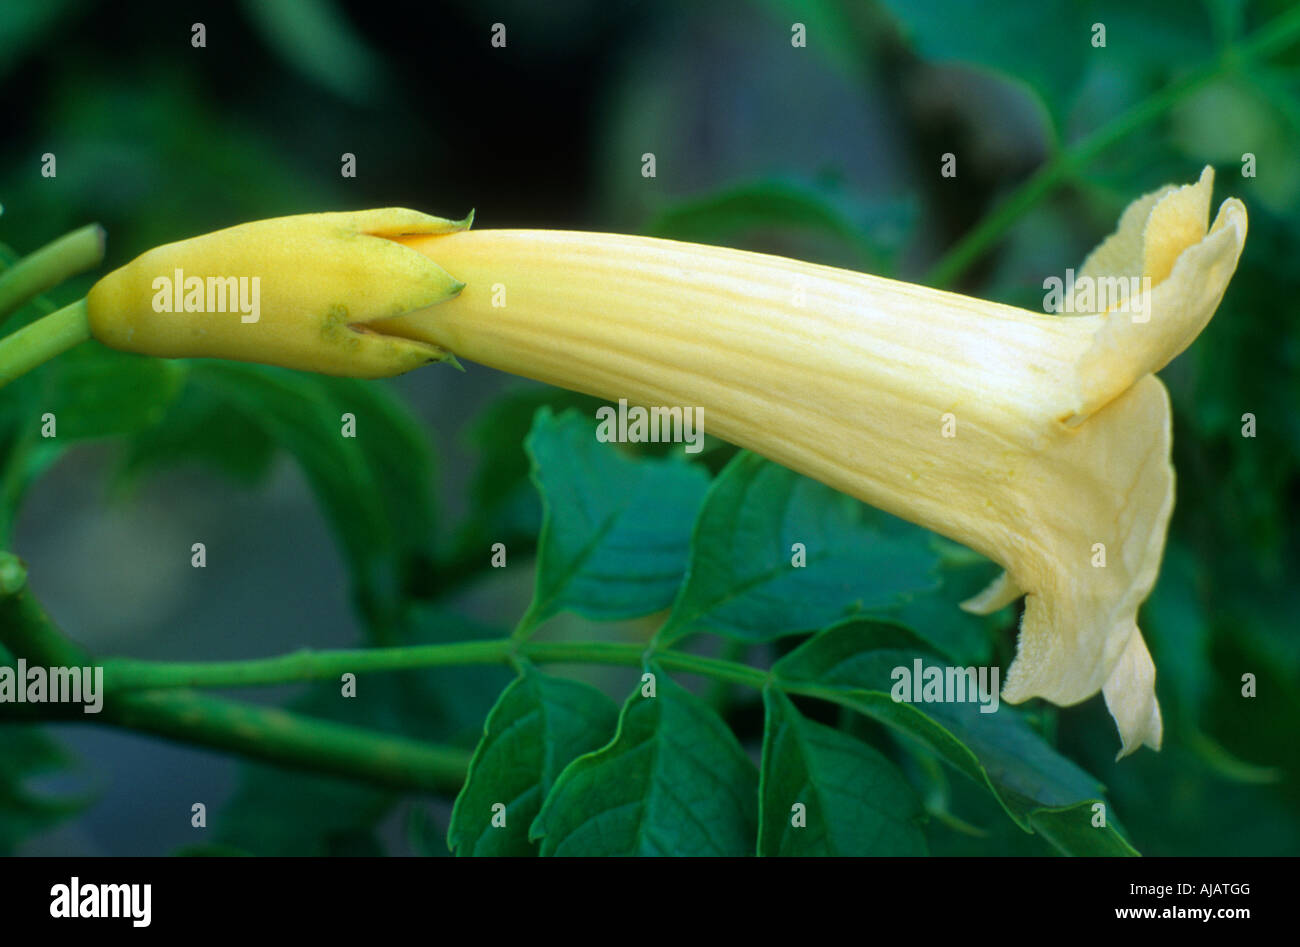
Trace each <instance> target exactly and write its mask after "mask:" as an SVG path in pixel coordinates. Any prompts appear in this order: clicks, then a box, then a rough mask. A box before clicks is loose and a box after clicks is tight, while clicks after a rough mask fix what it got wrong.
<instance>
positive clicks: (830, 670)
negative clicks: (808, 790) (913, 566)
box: [773, 621, 1131, 854]
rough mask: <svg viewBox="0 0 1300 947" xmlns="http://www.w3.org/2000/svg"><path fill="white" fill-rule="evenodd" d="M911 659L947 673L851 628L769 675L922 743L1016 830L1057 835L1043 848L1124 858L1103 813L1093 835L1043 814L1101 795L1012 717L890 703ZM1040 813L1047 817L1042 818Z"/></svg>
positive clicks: (891, 638)
mask: <svg viewBox="0 0 1300 947" xmlns="http://www.w3.org/2000/svg"><path fill="white" fill-rule="evenodd" d="M918 660H919V661H921V663H922V667H923V668H927V669H928V668H930V667H938V668H940V669H941V670H942V669H943V667H944V666H943V665H942V664H941V662H940V661H939V659H938V658H936V657H934V656H933V655H931V654H929V653H927V652H926V650H925V649H924V646H923V645H922V643H921V642H920V641H919V640H918V639H917V638H916V637H915V636H914V635H913V634H912V633H911V632H909V631H908V630H907V629H905V628H903V627H901V626H898V625H890V624H884V623H880V622H872V621H849V622H845V623H843V624H841V625H837V626H835V627H833V628H829V629H827V630H826V631H824V632H823V633H821V634H820V635H817V636H816V637H815V638H813V639H811V640H810V641H808V642H805V643H804V644H803V645H801V646H800V647H798V648H797V649H795V650H794V651H792V652H791V653H790V654H788V655H786V656H785V657H784V658H782V659H781V660H780V661H778V662H777V663H776V665H775V666H774V667H773V674H774V676H775V679H776V681H777V682H778V684H785V685H791V686H795V687H796V688H797V689H798V692H799V693H801V694H806V695H808V696H815V697H821V698H823V699H825V700H831V701H834V702H835V703H838V704H841V705H843V706H846V707H850V708H852V709H854V710H857V711H858V712H860V713H863V714H866V715H867V716H869V717H872V718H874V719H876V720H878V721H880V722H881V723H883V724H885V725H887V726H889V727H892V728H894V729H896V730H898V731H899V732H900V733H902V734H904V735H906V736H908V737H911V738H914V739H916V740H919V741H920V742H921V743H922V744H924V745H925V746H927V747H928V748H929V749H931V750H933V751H934V752H935V753H936V754H938V755H939V757H940V758H941V759H943V760H944V761H945V762H947V763H948V764H949V765H951V766H953V767H954V768H956V769H957V770H958V771H959V772H961V773H964V774H965V775H966V776H969V777H970V778H971V779H973V780H975V781H976V782H977V783H983V784H984V785H986V786H987V787H988V789H989V791H990V792H992V793H993V795H994V797H995V798H997V800H998V801H999V802H1000V803H1001V804H1002V807H1003V808H1004V809H1005V810H1006V812H1007V814H1008V815H1009V816H1011V818H1012V819H1013V820H1014V821H1015V822H1016V823H1017V824H1018V825H1019V826H1020V827H1021V828H1023V829H1025V830H1027V831H1032V830H1034V829H1035V827H1036V826H1037V825H1038V824H1039V823H1040V822H1041V824H1042V825H1045V826H1046V827H1047V828H1048V829H1049V830H1052V831H1054V835H1049V836H1048V837H1049V840H1050V841H1053V842H1054V843H1055V842H1057V840H1058V839H1059V840H1060V841H1061V842H1062V843H1064V844H1069V845H1072V846H1076V847H1074V848H1071V849H1068V850H1067V851H1068V852H1069V853H1070V854H1108V853H1111V852H1113V851H1114V850H1116V848H1124V849H1128V850H1129V851H1130V852H1131V848H1129V846H1128V843H1127V842H1125V841H1124V839H1123V837H1122V836H1119V834H1118V832H1117V831H1116V829H1115V827H1114V825H1113V823H1114V821H1115V820H1114V817H1113V815H1112V814H1108V815H1107V827H1106V828H1098V829H1093V830H1092V834H1091V835H1089V834H1086V833H1078V832H1074V831H1064V830H1062V829H1061V828H1060V825H1061V821H1060V820H1059V819H1056V817H1055V816H1054V815H1050V813H1053V812H1055V811H1056V810H1074V809H1077V808H1078V807H1079V806H1080V805H1081V804H1084V803H1087V804H1091V803H1093V802H1104V799H1103V796H1102V787H1101V785H1100V784H1099V783H1098V782H1097V781H1096V780H1095V779H1093V778H1092V777H1091V776H1089V775H1088V774H1087V773H1085V772H1084V771H1083V770H1081V769H1080V768H1079V767H1078V766H1076V765H1075V764H1074V763H1072V762H1070V761H1069V760H1068V759H1066V758H1065V757H1063V756H1061V755H1060V754H1059V753H1057V752H1056V751H1055V750H1054V749H1052V748H1051V747H1050V746H1048V744H1047V743H1046V742H1044V740H1043V739H1042V738H1041V737H1040V736H1039V735H1038V734H1037V733H1035V732H1034V731H1033V730H1032V729H1031V728H1030V727H1029V726H1028V724H1026V723H1025V722H1024V720H1023V719H1022V718H1021V716H1020V715H1019V714H1018V713H1016V711H1014V710H1012V709H1011V708H1009V707H1006V706H1002V705H999V706H998V708H997V710H996V712H993V713H983V712H982V707H983V706H988V705H986V704H985V705H981V704H977V703H975V702H969V701H967V702H960V703H958V702H933V703H908V702H903V701H895V700H894V699H893V697H892V696H891V691H892V690H893V687H894V680H895V679H894V677H893V672H894V669H896V668H906V669H908V671H909V672H911V671H912V669H913V668H914V666H915V665H914V662H915V661H918ZM1044 810H1047V811H1048V812H1049V815H1048V816H1043V812H1044ZM1040 816H1042V817H1043V819H1046V820H1047V821H1042V819H1039V817H1040ZM1062 818H1066V817H1062ZM1036 820H1038V821H1036ZM1112 836H1113V837H1112Z"/></svg>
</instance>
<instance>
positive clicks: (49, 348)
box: [0, 299, 90, 388]
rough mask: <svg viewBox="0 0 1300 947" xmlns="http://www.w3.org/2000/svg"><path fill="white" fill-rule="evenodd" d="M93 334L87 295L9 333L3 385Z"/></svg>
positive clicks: (1, 348)
mask: <svg viewBox="0 0 1300 947" xmlns="http://www.w3.org/2000/svg"><path fill="white" fill-rule="evenodd" d="M89 338H90V322H89V321H88V319H87V315H86V300H85V299H79V300H77V301H76V302H75V303H72V304H70V305H67V306H64V307H63V308H62V309H60V310H58V311H57V312H52V313H50V314H49V315H48V316H44V317H42V318H40V319H37V320H36V321H35V322H33V323H32V324H31V325H28V326H23V328H21V329H19V330H18V331H17V332H15V333H13V334H12V335H7V336H5V337H4V338H3V339H0V388H3V387H4V386H5V385H7V384H9V383H10V382H11V381H13V380H14V379H15V378H19V377H21V376H22V375H25V374H27V373H28V372H29V371H31V370H32V369H33V368H36V367H37V366H38V365H42V364H44V363H45V362H48V361H49V360H50V359H52V358H54V356H56V355H61V354H63V353H64V352H66V351H67V350H68V349H70V348H72V347H73V346H74V345H80V344H81V343H82V342H85V341H86V340H87V339H89Z"/></svg>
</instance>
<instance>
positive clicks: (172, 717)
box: [88, 691, 470, 793]
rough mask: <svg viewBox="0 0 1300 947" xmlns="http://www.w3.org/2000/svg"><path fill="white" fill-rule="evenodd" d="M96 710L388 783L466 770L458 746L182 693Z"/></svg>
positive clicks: (436, 785)
mask: <svg viewBox="0 0 1300 947" xmlns="http://www.w3.org/2000/svg"><path fill="white" fill-rule="evenodd" d="M99 716H101V717H103V718H104V720H103V722H104V723H110V724H115V725H117V726H120V727H126V728H128V729H131V730H136V731H141V732H144V733H152V734H156V735H158V736H162V737H166V738H168V739H172V740H176V741H178V742H181V743H185V744H191V745H193V744H198V745H201V746H207V747H212V748H213V749H218V750H226V751H229V752H232V753H238V754H240V755H241V756H246V757H251V758H253V759H260V760H265V761H266V762H268V763H273V764H275V765H277V766H292V767H296V768H299V769H306V770H311V771H314V772H317V773H325V774H328V775H333V776H342V777H346V778H348V779H360V780H364V781H365V782H368V783H373V784H375V785H377V786H385V787H388V788H390V789H397V790H413V791H417V792H432V793H455V792H457V791H458V790H459V789H460V786H461V783H462V782H464V780H465V774H466V773H467V772H468V770H469V760H470V754H469V753H468V752H466V751H464V750H460V749H457V748H455V747H447V746H439V745H436V744H432V743H428V742H425V741H415V740H410V739H406V738H404V737H395V736H389V735H387V734H384V733H377V732H376V731H374V730H368V729H365V728H363V727H353V726H348V725H345V724H339V723H333V722H331V721H327V720H320V719H317V718H313V717H304V716H301V715H299V714H294V713H290V712H288V711H285V710H280V709H278V708H274V707H252V706H249V705H247V704H241V703H237V702H235V701H230V700H222V699H219V698H215V697H208V696H206V695H203V694H192V693H188V692H185V691H164V692H156V691H154V692H150V691H145V692H141V693H132V694H123V695H120V696H117V697H115V698H113V699H111V700H106V701H105V702H104V710H103V712H102V713H101V714H99ZM88 719H89V718H88Z"/></svg>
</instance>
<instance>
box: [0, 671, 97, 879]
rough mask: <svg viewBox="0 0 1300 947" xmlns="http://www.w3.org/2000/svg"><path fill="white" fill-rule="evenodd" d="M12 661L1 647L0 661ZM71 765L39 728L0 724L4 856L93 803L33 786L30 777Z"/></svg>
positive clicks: (0, 831)
mask: <svg viewBox="0 0 1300 947" xmlns="http://www.w3.org/2000/svg"><path fill="white" fill-rule="evenodd" d="M11 660H12V659H11V658H10V657H9V655H8V654H7V653H4V652H3V651H2V650H0V662H7V661H11ZM70 764H71V758H70V757H69V756H68V755H67V753H65V752H64V750H63V748H62V747H61V746H60V745H59V744H57V743H55V742H54V741H53V740H51V739H50V738H49V737H48V736H46V735H45V732H44V731H43V730H41V729H40V728H39V727H32V726H27V725H25V724H13V723H5V724H3V725H0V855H12V854H13V853H14V849H15V848H16V847H17V845H18V843H20V842H22V841H23V840H24V839H26V838H27V837H28V836H30V835H33V834H35V833H37V832H40V831H42V830H44V829H48V828H50V827H51V826H53V825H55V824H57V823H58V822H60V821H62V820H64V819H66V818H68V817H69V816H71V815H73V814H75V813H76V812H77V811H79V810H81V809H83V808H85V807H86V806H87V805H89V803H90V802H91V799H90V798H89V797H84V796H83V797H75V798H55V797H52V796H50V795H49V794H47V793H45V792H42V791H39V790H37V789H35V788H33V787H32V786H31V785H29V781H30V780H32V779H34V778H37V777H39V776H43V775H45V774H48V773H51V772H54V771H57V770H62V769H66V768H67V767H68V766H69V765H70Z"/></svg>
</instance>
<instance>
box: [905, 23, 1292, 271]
mask: <svg viewBox="0 0 1300 947" xmlns="http://www.w3.org/2000/svg"><path fill="white" fill-rule="evenodd" d="M1297 37H1300V7H1297V8H1295V9H1293V10H1291V11H1290V12H1288V13H1284V14H1282V15H1281V16H1278V17H1276V18H1274V19H1273V20H1272V21H1271V22H1270V23H1269V24H1268V25H1267V26H1264V27H1262V28H1261V29H1259V30H1258V31H1257V32H1256V33H1255V34H1253V35H1252V36H1251V37H1250V39H1248V40H1247V41H1246V42H1244V43H1242V44H1241V45H1240V46H1237V47H1236V48H1235V49H1234V48H1230V49H1229V50H1228V51H1227V52H1226V53H1225V56H1224V60H1223V61H1216V62H1214V63H1211V64H1209V65H1207V66H1204V67H1202V68H1201V69H1198V70H1196V71H1195V72H1193V73H1192V74H1190V75H1189V76H1187V77H1186V78H1184V79H1182V80H1181V81H1179V82H1176V83H1174V84H1172V85H1170V86H1167V87H1165V88H1164V89H1163V90H1161V91H1160V92H1158V93H1157V94H1155V95H1153V96H1151V97H1150V98H1148V99H1144V100H1143V101H1142V102H1140V103H1138V104H1137V105H1135V106H1133V107H1132V108H1130V109H1128V110H1127V111H1125V112H1123V113H1121V114H1120V115H1119V116H1117V117H1116V118H1114V119H1113V120H1111V121H1110V122H1107V123H1106V124H1105V125H1103V126H1102V127H1101V128H1099V129H1097V130H1096V131H1094V132H1093V133H1092V134H1090V135H1088V136H1086V137H1084V138H1082V139H1080V140H1079V141H1077V142H1075V143H1074V144H1073V145H1071V146H1070V147H1069V148H1067V149H1065V150H1064V151H1062V152H1060V153H1058V154H1057V155H1056V156H1054V157H1053V158H1051V159H1050V160H1049V161H1048V162H1047V163H1046V164H1044V165H1043V166H1042V167H1040V168H1039V169H1038V170H1037V171H1036V172H1034V174H1033V175H1031V176H1030V177H1029V179H1028V180H1026V181H1025V182H1024V183H1023V184H1021V185H1020V186H1019V187H1018V188H1016V189H1015V190H1014V191H1012V192H1011V194H1010V195H1009V196H1008V197H1007V198H1006V200H1004V201H1003V202H1002V203H1001V204H1000V205H998V207H997V209H996V210H994V211H993V212H992V213H991V214H989V215H988V216H986V217H985V218H984V219H983V220H981V221H980V223H979V224H977V225H976V226H975V228H974V229H973V230H971V231H970V232H969V233H967V234H966V235H965V236H964V237H962V238H961V239H960V240H958V241H957V243H956V244H955V245H954V246H953V247H952V248H951V249H950V250H949V251H948V252H947V253H945V254H944V255H943V257H941V258H940V259H939V261H938V262H937V263H935V265H934V266H933V267H932V268H931V269H930V271H929V273H927V274H926V276H925V282H926V283H928V284H929V285H931V286H936V287H940V288H942V287H945V286H949V285H951V284H952V283H953V281H954V280H956V279H957V278H958V277H959V276H961V275H962V274H963V273H964V272H966V270H967V269H968V268H969V267H970V266H971V264H973V263H974V262H975V261H976V260H978V259H979V258H980V257H981V256H983V255H984V253H986V252H987V251H988V250H989V248H990V247H991V246H992V245H993V243H994V242H995V241H996V240H997V239H998V238H999V237H1001V236H1002V235H1003V234H1004V233H1006V232H1007V231H1008V230H1009V229H1011V226H1012V225H1013V224H1014V223H1015V222H1016V221H1018V220H1019V219H1020V218H1021V217H1023V216H1024V215H1025V214H1026V213H1028V212H1029V211H1030V210H1032V209H1033V208H1034V207H1035V206H1037V204H1038V202H1039V201H1041V200H1042V199H1043V198H1044V197H1046V196H1047V195H1048V194H1049V193H1050V192H1051V191H1053V190H1054V189H1055V188H1056V187H1057V186H1058V185H1059V184H1061V183H1062V182H1063V181H1065V180H1067V179H1068V178H1070V177H1071V176H1073V175H1075V174H1077V173H1078V172H1079V171H1080V170H1082V169H1083V168H1085V167H1086V166H1087V165H1088V164H1089V163H1091V162H1092V160H1093V159H1094V158H1096V157H1097V156H1098V155H1099V154H1101V153H1102V152H1103V151H1105V150H1106V149H1108V148H1110V147H1111V146H1112V145H1114V144H1116V143H1117V142H1119V141H1121V140H1123V139H1124V138H1126V137H1128V136H1129V135H1130V134H1132V133H1133V132H1135V131H1137V130H1138V129H1139V128H1141V127H1143V126H1144V125H1148V124H1150V123H1151V122H1153V121H1155V120H1156V119H1157V118H1159V117H1160V116H1162V115H1164V114H1165V113H1166V112H1168V111H1169V110H1170V109H1172V108H1173V107H1174V106H1175V105H1177V104H1178V103H1179V102H1181V101H1182V100H1183V99H1185V98H1186V97H1187V96H1189V95H1191V94H1192V93H1193V92H1195V91H1196V90H1198V89H1201V88H1203V87H1204V86H1206V85H1208V84H1209V83H1211V82H1213V81H1214V80H1215V79H1217V78H1219V77H1220V76H1221V75H1223V74H1224V71H1225V66H1227V67H1229V68H1240V67H1241V66H1243V65H1245V64H1247V63H1251V62H1255V61H1258V60H1261V59H1266V58H1268V57H1269V56H1271V55H1273V54H1274V53H1276V52H1278V51H1280V50H1282V49H1285V48H1286V47H1287V46H1288V45H1289V44H1290V43H1291V42H1293V41H1294V40H1295V39H1296V38H1297Z"/></svg>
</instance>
